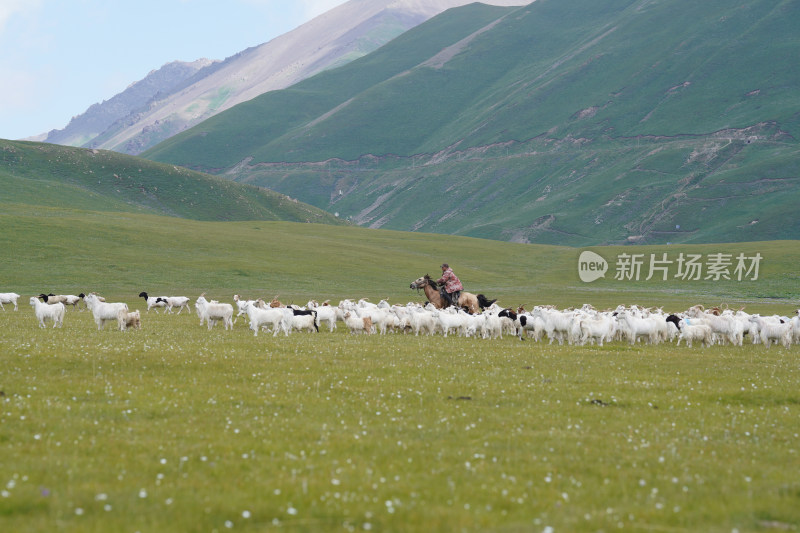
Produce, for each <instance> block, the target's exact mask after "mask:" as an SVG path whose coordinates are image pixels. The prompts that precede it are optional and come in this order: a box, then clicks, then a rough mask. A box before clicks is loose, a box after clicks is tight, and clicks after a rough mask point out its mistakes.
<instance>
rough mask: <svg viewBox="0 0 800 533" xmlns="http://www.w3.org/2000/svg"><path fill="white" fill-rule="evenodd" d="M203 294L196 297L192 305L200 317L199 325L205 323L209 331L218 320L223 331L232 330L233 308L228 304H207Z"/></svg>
mask: <svg viewBox="0 0 800 533" xmlns="http://www.w3.org/2000/svg"><path fill="white" fill-rule="evenodd" d="M205 294H206V293H203V294H201V295H200V296H198V297H197V301H196V302H195V304H194V305H195V307H196V308H197V313H198V314H199V315H200V324H201V325H202V324H203V322H205V323H207V324H208V329H209V330H210V329H211V328H213V327H214V324H216V323H217V321H218V320H222V324H223V325H224V326H225V330H227V329H228V328H230V329H233V306H232V305H231V304H228V303H218V302H214V301H211V302H209V301H208V300H206V297H205Z"/></svg>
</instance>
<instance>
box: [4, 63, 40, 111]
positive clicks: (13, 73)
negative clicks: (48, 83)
mask: <svg viewBox="0 0 800 533" xmlns="http://www.w3.org/2000/svg"><path fill="white" fill-rule="evenodd" d="M0 79H2V80H3V83H0V102H2V109H5V108H7V109H30V108H32V107H33V106H34V105H35V104H36V99H37V96H36V94H35V93H36V85H37V84H36V80H35V78H34V76H32V75H31V74H30V73H28V72H23V71H19V70H14V69H7V68H3V67H2V66H0Z"/></svg>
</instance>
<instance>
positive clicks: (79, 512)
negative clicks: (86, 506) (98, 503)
mask: <svg viewBox="0 0 800 533" xmlns="http://www.w3.org/2000/svg"><path fill="white" fill-rule="evenodd" d="M75 514H76V515H78V516H81V515H83V509H82V508H81V507H76V508H75Z"/></svg>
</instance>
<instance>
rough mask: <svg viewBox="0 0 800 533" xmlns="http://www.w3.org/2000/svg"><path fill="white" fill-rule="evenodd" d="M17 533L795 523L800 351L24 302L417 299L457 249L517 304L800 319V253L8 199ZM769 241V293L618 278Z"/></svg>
mask: <svg viewBox="0 0 800 533" xmlns="http://www.w3.org/2000/svg"><path fill="white" fill-rule="evenodd" d="M2 207H3V209H2V214H0V224H1V225H2V227H3V228H4V231H3V232H2V233H0V246H3V249H4V250H6V252H5V253H4V254H3V256H2V258H0V280H2V286H0V292H6V291H16V292H18V293H20V294H22V295H23V296H22V298H21V299H20V310H19V311H17V312H14V311H11V310H10V309H11V306H9V305H7V306H6V308H7V311H6V312H2V311H0V346H2V350H0V368H2V371H0V390H2V396H0V405H1V406H2V409H0V457H2V459H0V522H2V524H3V526H4V529H5V530H8V531H53V530H59V531H213V530H217V531H226V530H228V529H232V530H246V531H263V530H289V531H340V530H353V531H368V530H371V531H426V532H427V531H453V530H466V531H544V530H545V529H546V528H548V527H551V528H553V529H554V530H555V531H598V530H604V531H609V530H616V529H620V528H621V529H625V530H656V531H683V530H694V531H725V532H729V531H732V530H734V529H735V530H738V531H760V530H764V531H768V530H776V529H777V530H784V529H786V530H792V529H793V528H794V529H796V528H797V527H798V525H799V524H800V511H798V509H800V482H798V479H800V478H798V476H797V468H796V466H794V465H796V464H797V462H798V460H797V453H798V445H800V436H798V434H799V433H800V422H798V420H800V416H798V415H800V393H798V390H800V388H799V387H798V385H799V384H800V375H798V372H799V370H798V368H800V367H798V350H800V348H798V347H792V348H791V349H789V350H786V349H783V348H780V347H777V348H776V347H773V348H772V349H770V350H769V351H767V350H766V349H765V348H764V347H763V346H753V345H749V344H746V345H745V346H743V347H735V348H733V347H721V346H715V347H712V348H709V349H701V348H699V347H697V346H695V347H694V348H692V349H689V348H684V347H683V346H681V347H679V348H677V347H675V346H673V345H662V346H658V347H650V346H641V345H637V346H629V345H626V344H621V343H613V344H610V345H606V346H605V347H602V348H600V347H591V346H587V347H577V346H567V345H565V346H563V347H560V346H557V345H552V346H551V345H548V344H545V343H535V342H533V341H530V340H529V341H526V342H520V341H519V340H517V339H516V338H514V337H508V336H506V337H504V338H503V339H498V340H482V339H469V338H457V337H453V336H450V337H447V338H444V337H442V336H432V337H414V336H413V335H403V334H390V335H386V336H371V337H368V336H351V335H349V334H347V333H346V332H345V328H344V326H343V325H341V324H340V325H339V328H338V329H337V330H336V331H335V332H333V333H330V332H328V331H327V330H326V328H325V327H323V328H322V329H323V331H322V332H321V333H319V334H306V333H294V334H292V335H291V336H289V337H275V338H273V337H272V336H270V335H268V334H261V335H259V336H258V337H254V336H253V335H252V333H251V332H250V331H249V330H248V329H247V328H246V325H245V324H244V323H243V321H242V320H241V319H240V320H239V321H238V323H237V324H236V327H235V329H234V330H233V331H228V332H226V331H223V330H222V329H221V328H220V327H219V326H217V327H216V328H215V329H213V330H212V331H208V330H207V329H206V328H205V327H201V326H200V325H199V320H198V319H197V317H196V316H195V315H194V314H186V313H185V312H184V313H183V314H181V315H178V316H175V315H164V314H156V313H155V312H151V313H149V314H148V313H143V324H144V327H143V329H142V330H141V331H127V332H120V331H117V330H115V329H113V328H111V326H107V327H106V330H104V331H97V329H96V326H95V325H94V322H93V320H92V318H91V316H90V315H89V313H87V312H78V311H75V310H69V311H67V316H66V319H65V322H64V327H63V328H62V329H52V328H48V329H47V330H41V329H39V328H38V327H37V324H36V320H35V318H34V316H33V311H32V309H31V307H30V305H29V304H28V299H29V298H30V296H31V295H33V294H38V293H39V292H42V291H53V292H57V293H78V292H89V291H97V292H100V293H101V294H103V295H105V296H107V297H108V298H109V299H111V300H122V301H126V302H127V303H128V304H129V305H130V307H131V308H132V309H135V308H138V309H141V310H142V311H144V309H145V305H144V301H143V300H142V299H140V298H138V299H137V298H136V295H137V294H138V293H139V292H140V291H142V290H146V291H148V292H150V293H151V294H156V293H165V294H174V295H179V294H182V295H186V296H190V297H191V298H192V300H193V301H194V299H195V298H196V297H197V296H198V295H199V294H200V292H203V291H206V292H208V296H209V297H212V298H217V299H219V300H221V301H228V302H230V301H231V299H232V296H233V294H234V293H239V294H243V295H246V296H250V297H259V296H261V297H267V298H271V297H272V296H275V295H279V296H280V299H281V300H283V301H285V302H288V301H294V302H295V303H300V304H305V302H306V301H307V300H308V299H309V298H312V297H313V298H316V299H318V300H324V299H331V300H332V301H333V303H334V304H335V303H337V302H338V300H339V299H341V298H360V297H366V298H369V299H370V300H371V301H373V302H377V301H378V300H379V299H381V298H388V299H389V301H390V302H392V303H405V302H408V301H421V300H422V299H423V297H422V295H421V294H417V293H416V292H415V291H413V290H411V289H409V288H408V284H409V283H410V282H411V281H412V280H413V279H415V278H416V277H418V276H421V275H422V274H424V273H426V272H427V273H430V274H436V273H437V270H438V265H439V263H441V262H442V261H448V262H449V263H450V264H451V265H453V266H454V267H455V269H456V272H457V273H458V274H459V276H460V277H461V278H462V279H463V280H464V282H465V284H466V286H467V289H468V290H472V291H474V292H481V293H485V294H487V295H488V296H489V297H491V298H499V299H500V303H502V304H504V305H520V304H526V305H527V307H529V308H530V307H531V306H533V305H535V304H545V303H552V304H555V305H558V306H560V307H566V306H569V305H581V304H582V303H592V304H594V305H595V306H597V307H601V308H602V307H608V306H612V305H617V304H620V303H623V304H626V305H630V304H633V303H639V304H643V305H656V304H658V305H664V306H665V309H668V310H679V309H685V308H686V307H687V306H688V305H692V304H695V303H703V304H704V305H707V306H710V305H720V304H723V303H726V304H728V305H730V306H742V305H744V306H746V307H747V309H748V310H750V311H752V312H762V313H770V314H771V313H780V314H785V315H790V314H791V313H793V312H794V309H796V308H797V303H796V302H797V300H798V297H800V295H798V290H797V276H796V274H794V269H795V267H796V265H797V259H798V254H800V247H799V246H798V244H797V243H796V242H793V241H784V242H764V243H747V244H735V245H705V246H680V247H672V248H670V247H625V248H595V249H594V250H595V251H596V252H598V253H600V255H601V256H603V257H605V258H607V259H608V260H609V262H611V263H612V266H611V270H610V271H609V272H608V273H607V277H606V279H600V280H597V281H595V282H594V283H588V284H587V283H583V282H581V281H580V280H579V279H578V274H577V260H578V255H579V252H580V250H576V249H570V248H560V247H549V246H526V245H520V244H512V243H503V242H497V241H484V240H480V239H468V238H459V237H443V236H437V235H426V234H415V233H400V232H388V231H371V230H366V229H363V228H355V227H345V228H341V227H340V228H335V227H330V226H324V225H315V224H291V223H277V222H263V221H259V222H227V223H216V222H198V221H188V220H180V219H171V218H165V217H157V216H152V215H137V214H119V213H92V212H83V211H75V210H65V209H57V208H44V207H31V206H21V205H16V204H4V205H3V206H2ZM623 252H626V253H632V252H636V253H645V254H650V253H656V254H660V253H669V254H677V253H679V252H684V253H697V254H704V255H708V254H713V253H722V252H726V253H727V252H730V253H732V254H737V253H744V254H746V255H752V254H755V253H761V254H762V256H763V261H762V262H761V270H760V273H759V279H758V280H750V281H741V282H737V281H721V282H714V281H682V280H679V279H677V280H676V279H670V280H668V281H666V282H661V281H655V280H652V281H649V282H645V281H639V282H635V281H615V280H614V279H613V270H614V266H613V257H614V256H616V255H618V254H620V253H623Z"/></svg>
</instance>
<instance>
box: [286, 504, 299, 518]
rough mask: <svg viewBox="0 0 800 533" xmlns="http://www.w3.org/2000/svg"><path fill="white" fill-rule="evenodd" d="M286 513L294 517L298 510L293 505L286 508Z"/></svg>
mask: <svg viewBox="0 0 800 533" xmlns="http://www.w3.org/2000/svg"><path fill="white" fill-rule="evenodd" d="M286 512H287V513H288V514H290V515H292V516H295V515H297V509H295V508H294V507H292V504H289V507H287V508H286Z"/></svg>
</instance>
